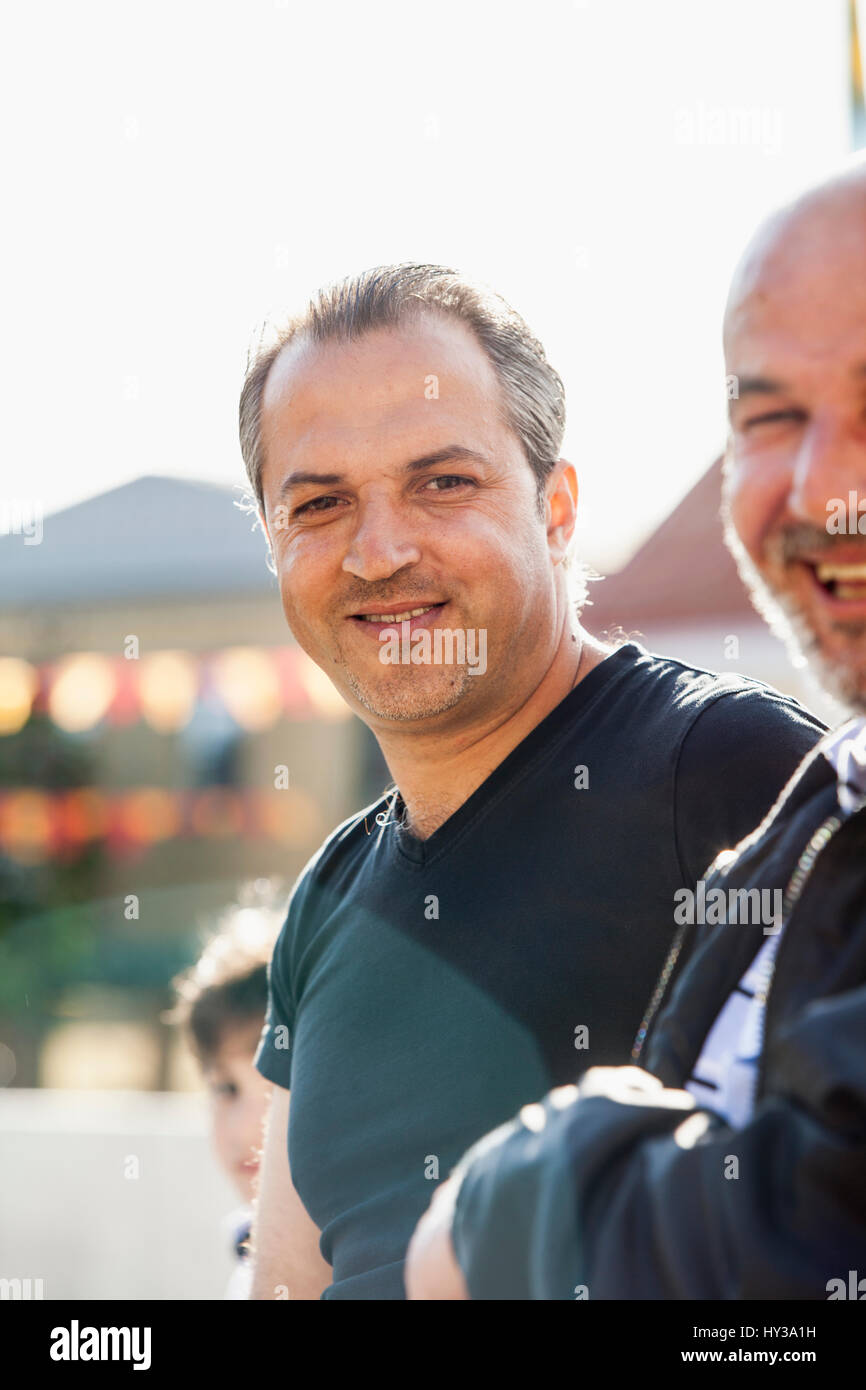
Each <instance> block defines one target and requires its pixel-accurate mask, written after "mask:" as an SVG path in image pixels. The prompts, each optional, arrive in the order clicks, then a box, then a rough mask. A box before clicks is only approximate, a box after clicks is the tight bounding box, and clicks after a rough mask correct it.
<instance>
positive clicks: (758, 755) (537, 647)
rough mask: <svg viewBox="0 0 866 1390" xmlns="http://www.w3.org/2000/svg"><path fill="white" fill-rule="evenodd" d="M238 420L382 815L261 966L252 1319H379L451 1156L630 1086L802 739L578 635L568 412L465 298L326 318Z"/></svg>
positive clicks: (269, 518) (333, 856)
mask: <svg viewBox="0 0 866 1390" xmlns="http://www.w3.org/2000/svg"><path fill="white" fill-rule="evenodd" d="M240 417H241V442H242V447H243V452H244V457H245V460H246V463H247V468H248V472H249V476H250V481H251V483H252V486H253V487H254V489H255V492H256V496H257V498H258V502H259V508H260V517H261V520H262V524H263V526H264V528H265V531H266V533H267V536H268V539H269V542H270V546H271V552H272V557H273V562H274V569H275V571H276V574H277V576H278V580H279V585H280V594H281V598H282V603H283V608H284V611H285V614H286V618H287V621H288V622H289V625H290V627H291V629H292V631H293V633H294V634H295V636H296V638H297V639H298V641H299V643H300V644H301V646H302V647H303V648H304V650H305V651H306V652H307V653H308V654H309V655H310V656H311V657H312V658H313V660H314V661H316V662H317V663H318V665H319V666H320V667H321V669H322V670H323V671H325V672H327V674H328V675H329V677H330V678H331V680H332V681H333V683H334V685H335V686H336V688H337V689H338V690H339V692H340V693H341V694H342V695H343V696H344V698H345V699H346V701H347V702H348V703H349V705H350V706H351V708H352V709H353V710H355V712H356V713H357V714H358V715H359V716H360V717H361V718H362V719H363V720H364V721H365V723H367V725H368V726H369V727H370V728H371V729H372V731H373V733H374V734H375V735H376V737H377V739H378V741H379V744H380V747H381V748H382V752H383V754H384V757H385V760H386V762H387V764H388V767H389V770H390V772H391V775H392V777H393V779H394V783H395V790H394V791H393V792H392V793H390V794H389V795H387V796H386V797H384V798H383V799H382V801H381V802H379V803H377V804H376V805H374V806H372V807H369V808H368V809H367V810H366V811H364V812H361V813H360V815H358V816H357V817H355V818H353V819H352V820H351V821H349V822H348V823H347V824H345V825H344V826H341V827H340V828H339V829H338V830H337V831H336V832H335V833H334V834H333V835H332V836H331V837H330V839H329V840H328V841H327V843H326V844H325V845H324V847H323V848H322V850H321V851H320V852H319V854H318V855H317V856H316V858H315V859H314V860H313V861H312V863H311V864H310V865H309V866H308V868H307V870H306V871H305V872H304V874H303V875H302V877H301V879H300V881H299V883H298V885H297V888H296V890H295V892H294V894H293V897H292V900H291V904H290V909H289V916H288V919H287V922H286V925H285V927H284V929H283V931H282V934H281V936H280V938H279V941H278V944H277V947H276V949H275V954H274V958H273V961H272V964H271V971H270V1004H269V1015H268V1019H267V1022H266V1027H265V1030H264V1033H263V1036H262V1041H261V1044H260V1047H259V1052H258V1054H257V1065H258V1067H259V1069H260V1070H261V1072H262V1073H263V1074H264V1075H265V1076H266V1077H268V1078H269V1079H270V1080H272V1081H273V1082H275V1090H274V1098H273V1101H272V1106H271V1111H270V1119H269V1125H268V1133H267V1137H266V1141H265V1146H264V1151H263V1156H262V1165H261V1175H260V1196H259V1204H258V1212H257V1216H256V1220H255V1224H254V1234H253V1246H254V1257H255V1269H254V1278H253V1297H255V1298H260V1299H265V1298H285V1297H289V1298H292V1299H298V1298H301V1299H305V1298H306V1299H309V1298H319V1297H325V1298H328V1299H331V1298H336V1299H399V1298H402V1297H403V1296H404V1295H403V1278H402V1262H403V1257H404V1254H405V1250H406V1246H407V1244H408V1240H409V1237H410V1235H411V1232H412V1229H413V1226H414V1224H415V1221H416V1220H417V1218H418V1217H419V1216H420V1214H421V1212H422V1211H423V1209H424V1208H425V1206H426V1205H427V1202H428V1200H429V1196H430V1193H431V1191H432V1190H433V1188H434V1187H435V1185H436V1183H437V1182H438V1181H439V1180H440V1179H442V1178H444V1177H445V1175H446V1174H447V1173H448V1172H449V1170H450V1168H451V1166H452V1165H453V1163H454V1162H455V1160H456V1159H457V1158H458V1157H459V1155H460V1154H461V1153H462V1152H463V1151H464V1150H465V1149H466V1147H467V1146H468V1145H469V1144H471V1143H472V1142H473V1141H474V1140H475V1139H477V1138H478V1137H479V1136H480V1135H481V1134H483V1133H484V1132H486V1131H488V1130H490V1129H491V1128H492V1127H494V1126H496V1125H498V1124H499V1123H501V1122H502V1121H503V1120H505V1119H507V1118H508V1117H509V1116H511V1115H512V1114H513V1113H514V1110H515V1108H516V1107H517V1106H518V1105H520V1104H522V1103H524V1102H526V1101H531V1100H533V1099H535V1098H537V1097H538V1096H540V1095H542V1094H544V1093H545V1092H546V1091H547V1090H548V1089H549V1088H550V1087H551V1086H553V1085H556V1084H557V1083H558V1082H560V1081H566V1080H571V1079H572V1078H573V1076H574V1074H575V1071H580V1070H581V1068H583V1067H587V1066H594V1065H599V1064H602V1063H610V1062H616V1061H621V1060H625V1059H626V1057H627V1056H628V1050H629V1047H630V1044H631V1041H632V1039H633V1037H634V1035H635V1033H636V1031H637V1030H638V1028H639V1026H640V1023H641V1017H642V1011H643V1008H644V1006H645V1003H646V999H647V996H648V995H649V994H650V992H651V990H652V987H653V984H654V981H655V979H656V976H657V974H658V972H659V971H660V970H661V968H662V965H663V962H664V960H665V957H666V955H667V952H668V949H669V947H670V944H671V940H672V938H673V936H674V932H675V927H676V917H675V910H676V902H677V895H678V894H680V893H681V892H682V890H683V889H686V890H692V889H694V887H695V884H696V883H697V880H698V877H699V875H700V873H701V872H702V870H703V867H704V866H705V865H706V864H708V863H709V862H710V861H711V860H712V859H713V858H714V857H715V856H716V854H717V853H718V852H719V851H720V850H721V849H723V848H725V847H727V846H728V845H730V844H734V843H736V842H737V840H739V839H740V838H741V837H742V835H743V834H744V833H746V832H747V831H748V830H750V829H751V828H752V827H753V825H754V823H755V821H756V820H759V819H760V818H761V817H762V816H763V815H764V814H765V813H766V812H767V810H768V809H769V808H770V805H771V803H772V802H773V801H774V799H775V797H776V795H777V793H778V792H779V790H780V789H781V787H782V785H783V783H784V782H785V781H786V780H787V778H788V777H789V775H790V774H791V773H792V772H793V770H794V768H795V766H796V765H797V763H798V762H799V761H800V759H801V758H802V757H803V755H804V754H805V753H806V752H807V751H808V749H809V748H810V747H811V746H812V744H813V743H814V742H815V741H817V739H818V737H819V734H820V732H821V726H820V725H819V723H818V722H817V721H816V720H814V719H812V718H811V717H810V716H809V715H808V714H807V713H806V712H805V711H803V710H802V709H800V708H799V707H798V706H797V705H796V704H795V703H794V702H792V701H788V700H785V699H783V698H782V697H781V696H778V695H776V694H775V693H774V692H771V691H768V690H767V689H766V688H765V687H762V686H759V685H757V684H756V683H754V682H749V681H742V680H738V679H736V678H725V679H722V678H719V677H717V676H714V675H712V674H709V673H706V672H699V671H692V670H689V669H688V668H686V667H684V666H682V665H680V664H679V663H677V662H671V661H667V660H665V659H664V658H660V657H655V656H651V655H650V654H649V653H647V652H645V651H644V650H643V649H642V648H640V647H639V646H637V645H635V644H634V643H629V644H626V645H624V646H622V647H620V648H619V649H613V648H612V647H610V646H608V645H604V644H602V643H600V642H598V641H596V640H595V639H594V638H592V637H590V636H589V634H588V633H587V632H586V631H585V630H584V628H583V627H582V625H581V623H580V620H579V611H580V605H581V602H582V600H583V599H584V598H585V586H584V584H583V576H582V575H581V574H580V573H579V572H577V571H575V570H574V569H573V568H570V567H569V559H570V557H569V554H568V547H569V543H570V540H571V538H572V535H573V531H574V524H575V515H576V501H577V482H576V477H575V472H574V469H573V468H572V466H571V465H570V464H569V463H568V462H567V461H566V460H564V459H562V458H560V456H559V451H560V447H561V442H562V433H563V425H564V397H563V390H562V383H561V382H560V380H559V378H558V376H557V375H556V373H555V372H554V371H553V369H552V368H551V366H550V364H549V363H548V362H547V360H546V357H545V355H544V352H543V349H542V348H541V345H540V344H539V343H538V342H537V340H536V339H535V338H534V337H533V336H532V334H531V333H530V332H529V330H528V329H527V327H526V325H525V324H524V323H523V320H522V319H520V318H519V316H518V315H517V314H515V313H514V311H513V310H512V309H510V308H509V306H508V305H506V304H505V303H504V301H502V300H501V299H500V298H499V297H498V296H496V295H494V294H493V293H492V292H490V291H487V290H483V289H480V288H478V287H477V286H472V285H471V284H469V283H468V282H466V281H465V280H463V279H462V278H461V277H460V276H458V275H457V274H455V273H454V272H453V271H450V270H447V269H443V268H441V267H437V266H396V267H394V266H391V267H387V266H386V267H378V268H377V269H375V270H372V271H368V272H365V273H364V274H363V275H360V276H358V277H355V278H353V279H351V280H349V281H346V282H344V283H342V284H340V285H338V286H335V287H333V288H332V289H331V290H326V291H323V292H322V293H321V294H320V295H319V296H318V297H317V299H316V300H314V302H313V303H312V304H311V305H310V307H309V309H308V310H307V311H306V312H305V313H304V314H303V315H302V316H301V317H300V318H299V319H296V320H294V321H293V322H292V323H291V324H290V325H289V328H288V329H287V330H286V332H285V333H284V334H282V335H281V336H280V338H279V339H278V340H277V342H276V343H275V344H273V345H272V346H270V347H268V348H267V349H263V351H262V352H261V353H260V355H259V356H258V357H257V358H256V360H255V361H254V362H253V363H251V365H250V368H249V371H248V373H247V377H246V380H245V383H244V388H243V392H242V396H241V411H240ZM290 1094H291V1123H289V1110H290V1100H289V1096H290Z"/></svg>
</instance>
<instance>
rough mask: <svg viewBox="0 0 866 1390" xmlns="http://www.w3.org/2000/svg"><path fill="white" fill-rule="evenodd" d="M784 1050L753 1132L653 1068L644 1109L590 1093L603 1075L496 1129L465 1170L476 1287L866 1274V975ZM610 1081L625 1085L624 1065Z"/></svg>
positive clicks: (632, 1290) (688, 1295)
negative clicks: (693, 1099) (662, 1084)
mask: <svg viewBox="0 0 866 1390" xmlns="http://www.w3.org/2000/svg"><path fill="white" fill-rule="evenodd" d="M773 1053H774V1071H775V1074H776V1076H777V1078H780V1080H779V1082H778V1084H777V1086H776V1090H775V1093H774V1094H773V1095H771V1096H768V1097H766V1098H765V1099H764V1100H762V1101H761V1103H760V1104H759V1105H758V1107H757V1109H756V1110H755V1114H754V1116H753V1118H752V1120H751V1121H750V1122H749V1123H748V1124H747V1125H745V1126H744V1127H743V1128H742V1129H738V1130H734V1129H731V1128H729V1127H728V1126H727V1125H725V1124H724V1123H723V1122H722V1121H721V1120H719V1119H718V1117H716V1116H713V1115H710V1114H709V1113H708V1112H706V1111H701V1110H697V1109H691V1110H690V1109H689V1106H690V1098H688V1097H686V1096H685V1095H684V1093H683V1092H679V1091H674V1092H671V1091H664V1092H661V1093H659V1092H656V1094H655V1097H654V1096H653V1085H654V1084H655V1085H657V1083H654V1081H653V1079H652V1078H649V1077H647V1078H646V1082H645V1086H646V1092H645V1095H644V1096H643V1097H641V1096H640V1095H639V1092H638V1091H635V1092H634V1093H633V1097H632V1102H631V1103H623V1101H622V1100H621V1099H613V1098H610V1097H609V1096H605V1095H603V1094H601V1095H600V1094H595V1095H592V1094H590V1095H587V1094H586V1091H587V1088H588V1087H589V1086H590V1083H591V1082H592V1078H593V1073H592V1072H589V1073H588V1074H587V1076H586V1078H585V1079H584V1081H583V1082H582V1083H581V1087H580V1089H579V1090H578V1094H577V1097H576V1099H572V1100H571V1101H570V1103H569V1104H568V1105H566V1106H564V1107H562V1108H558V1107H557V1106H556V1105H555V1104H554V1099H553V1098H555V1096H556V1093H555V1092H554V1093H551V1095H550V1096H548V1097H547V1098H546V1099H545V1101H544V1102H543V1103H542V1104H541V1105H540V1106H535V1107H529V1108H528V1110H527V1111H526V1112H522V1114H521V1117H519V1118H518V1119H517V1120H515V1121H513V1122H512V1123H511V1124H510V1125H509V1126H506V1127H504V1128H503V1129H502V1130H500V1131H497V1133H496V1135H495V1136H488V1138H487V1139H486V1140H482V1141H481V1144H480V1145H476V1146H475V1149H473V1150H470V1151H469V1153H468V1154H467V1155H466V1156H465V1157H464V1159H463V1160H462V1161H461V1164H460V1165H459V1166H458V1168H457V1170H456V1173H455V1176H456V1178H457V1180H458V1181H459V1183H460V1187H459V1191H458V1194H457V1204H456V1208H455V1218H454V1228H453V1235H454V1248H455V1251H456V1254H457V1259H458V1262H459V1264H460V1266H461V1268H462V1270H463V1273H464V1276H465V1277H466V1280H467V1284H468V1287H469V1291H470V1294H471V1295H472V1297H474V1298H493V1299H498V1298H516V1299H521V1298H532V1299H572V1298H575V1297H576V1296H577V1297H580V1296H588V1297H589V1298H603V1299H735V1298H736V1299H749V1298H756V1299H779V1298H781V1299H826V1298H827V1296H828V1288H829V1287H831V1285H830V1281H831V1280H836V1279H843V1280H844V1279H846V1278H847V1275H848V1271H849V1270H852V1269H854V1270H860V1271H864V1270H866V986H863V987H860V988H858V989H856V990H850V991H847V992H846V993H844V994H839V995H835V996H833V997H832V998H828V999H821V1000H816V1001H814V1002H813V1003H812V1004H811V1005H809V1006H808V1007H807V1008H805V1009H804V1010H803V1011H802V1012H801V1014H799V1015H798V1016H797V1018H796V1019H795V1020H794V1021H793V1022H792V1023H791V1024H790V1025H789V1026H788V1027H787V1029H786V1030H784V1031H783V1032H780V1033H779V1034H778V1035H777V1037H776V1038H775V1039H774V1041H773ZM597 1075H600V1076H601V1077H602V1081H603V1083H604V1084H606V1085H607V1084H609V1086H610V1091H611V1095H613V1094H615V1093H616V1089H617V1079H618V1078H619V1079H620V1084H621V1077H622V1069H616V1070H610V1071H606V1072H604V1073H598V1074H597ZM631 1076H632V1077H634V1076H635V1072H634V1071H632V1072H631ZM595 1084H596V1089H597V1088H598V1084H599V1083H598V1082H597V1081H596V1083H595ZM581 1092H583V1095H582V1094H581ZM660 1102H662V1103H660ZM663 1102H668V1103H669V1105H668V1104H665V1103H663ZM669 1106H670V1107H673V1108H669ZM533 1112H536V1113H535V1117H534V1120H533ZM537 1112H542V1114H541V1115H540V1116H539V1114H538V1113H537ZM524 1115H525V1118H524ZM527 1120H530V1123H527ZM491 1141H495V1142H491ZM584 1290H585V1293H584Z"/></svg>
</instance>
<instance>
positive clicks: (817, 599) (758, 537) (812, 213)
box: [724, 160, 866, 708]
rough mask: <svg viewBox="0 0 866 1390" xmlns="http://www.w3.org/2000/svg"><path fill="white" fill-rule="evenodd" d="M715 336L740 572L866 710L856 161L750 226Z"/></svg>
mask: <svg viewBox="0 0 866 1390" xmlns="http://www.w3.org/2000/svg"><path fill="white" fill-rule="evenodd" d="M724 346H725V363H726V367H725V370H726V373H727V375H728V381H729V382H730V383H733V389H731V390H729V393H728V394H729V398H730V399H729V405H730V425H731V428H730V438H729V446H728V458H727V464H726V478H725V489H726V491H725V496H726V511H727V516H728V522H729V525H728V541H729V544H730V546H731V549H732V550H733V552H734V555H735V557H736V559H737V562H738V564H739V566H740V573H741V575H742V577H743V579H744V580H745V582H746V584H747V587H748V588H749V589H750V591H751V593H752V597H753V599H754V600H755V603H756V606H757V607H758V608H759V611H761V612H762V613H763V615H764V616H765V617H767V618H768V619H769V620H770V622H771V623H772V625H773V626H775V627H778V628H779V630H780V631H781V633H782V635H784V636H786V637H788V639H789V640H790V641H791V644H792V645H794V646H796V647H797V648H798V649H799V651H800V652H802V653H805V654H806V655H807V656H809V657H811V658H813V659H814V660H815V661H816V665H817V667H818V669H819V671H820V672H821V673H822V675H823V678H824V682H825V684H826V685H827V686H828V687H829V688H831V689H832V690H833V691H834V692H836V693H839V694H841V695H842V697H843V698H844V699H845V701H846V702H847V703H849V704H852V705H854V706H855V707H858V708H866V163H864V162H863V161H862V160H861V161H860V162H858V163H857V164H856V165H852V166H850V167H849V168H848V169H846V170H845V172H844V173H842V174H840V175H838V176H836V177H834V178H833V179H830V180H828V181H827V182H826V183H823V184H821V185H820V186H819V187H817V188H815V189H812V190H810V191H809V192H807V193H806V194H804V195H803V196H802V197H800V198H798V199H797V200H796V201H795V202H793V203H791V204H790V205H788V206H787V207H785V208H783V209H782V210H781V211H779V212H777V213H775V214H774V215H773V216H772V217H771V218H769V219H768V220H767V221H766V222H765V223H764V224H763V225H762V226H761V227H760V228H759V230H758V232H757V233H756V235H755V236H754V237H753V239H752V241H751V242H750V244H749V246H748V247H747V248H746V251H745V253H744V255H743V257H742V259H741V261H740V263H739V265H738V267H737V270H736V272H735V274H734V278H733V282H732V285H731V290H730V294H729V297H728V304H727V310H726V313H725V324H724Z"/></svg>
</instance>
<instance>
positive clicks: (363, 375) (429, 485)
mask: <svg viewBox="0 0 866 1390" xmlns="http://www.w3.org/2000/svg"><path fill="white" fill-rule="evenodd" d="M262 445H263V454H264V465H263V469H262V491H263V497H264V519H265V525H266V528H267V531H268V536H269V539H270V543H271V549H272V553H273V556H274V562H275V565H276V569H277V573H278V576H279V583H280V592H281V597H282V603H283V609H284V611H285V615H286V619H287V621H288V623H289V626H290V628H291V629H292V632H293V633H294V634H295V637H296V638H297V640H298V642H299V643H300V645H301V646H302V647H303V648H304V650H305V651H306V652H307V653H308V654H309V655H310V656H311V657H312V658H313V660H314V661H315V662H316V663H317V664H318V665H319V666H321V667H322V669H323V670H325V671H326V672H327V674H328V675H329V676H330V677H331V679H332V680H333V682H334V684H335V685H336V687H337V688H338V689H339V690H340V692H341V694H343V696H344V697H345V698H346V699H347V700H348V702H349V703H350V704H351V705H352V706H353V707H354V708H355V709H356V710H357V711H358V712H359V713H361V714H362V715H363V716H364V717H365V719H366V720H367V722H368V723H370V724H371V727H376V726H377V725H382V724H388V723H391V722H393V721H413V720H414V721H417V720H427V721H429V720H436V719H439V718H440V717H443V716H447V715H448V712H449V711H451V710H454V709H455V708H456V707H458V706H459V707H460V711H461V716H462V713H463V712H464V711H467V710H469V711H471V712H474V713H475V714H477V713H478V712H480V711H484V710H485V709H488V710H489V709H491V708H495V706H496V702H497V701H501V700H503V699H506V700H507V699H508V696H509V692H510V691H518V690H520V689H521V688H522V685H525V683H526V681H527V679H529V677H530V673H531V672H532V670H533V669H535V670H538V669H539V668H540V670H541V672H542V673H543V670H544V669H545V668H544V663H545V661H549V660H550V659H551V656H552V653H553V649H554V632H553V627H554V623H553V615H554V611H555V584H554V566H553V564H552V555H558V554H559V548H560V540H561V538H560V530H557V531H556V534H555V536H554V537H553V539H552V540H550V539H549V538H548V534H547V529H546V524H545V520H544V517H543V516H542V514H541V512H540V510H539V505H538V500H537V489H536V481H535V475H534V474H533V472H532V469H531V468H530V465H529V463H528V462H527V460H526V457H525V455H524V453H523V450H522V448H521V445H520V442H519V440H518V438H517V437H516V435H515V434H514V433H513V431H512V430H511V429H510V428H509V427H508V425H507V423H506V421H505V418H504V412H503V405H502V393H501V389H500V386H499V383H498V380H497V378H496V376H495V373H494V371H493V368H492V366H491V364H490V362H489V360H488V358H487V356H486V354H485V353H484V351H483V349H482V348H481V346H480V344H479V343H478V341H477V340H476V338H475V337H474V335H473V334H472V333H471V332H470V331H469V330H468V329H467V328H466V327H465V326H464V325H463V324H462V323H460V322H457V321H454V320H452V319H448V318H444V317H441V316H438V315H432V314H429V313H425V314H424V315H422V316H420V317H419V318H418V319H417V320H416V321H411V322H408V323H406V324H404V325H402V326H400V327H399V328H394V329H388V330H384V329H383V330H377V331H375V332H371V333H369V334H367V335H365V336H363V337H361V338H359V339H357V340H355V341H352V342H349V343H341V342H336V343H334V342H332V343H325V344H320V345H319V344H313V343H310V342H309V341H307V340H300V341H298V342H294V343H290V344H289V345H288V346H287V347H286V348H284V349H283V351H282V353H281V354H280V356H279V357H278V358H277V360H276V362H275V363H274V365H273V367H272V368H271V371H270V374H269V376H268V380H267V384H266V387H265V391H264V395H263V399H262ZM560 529H562V528H560ZM562 539H563V540H565V541H567V537H563V538H562ZM410 615H411V616H410ZM406 624H408V626H407V625H406ZM437 628H439V629H443V630H445V629H450V630H451V631H455V630H460V629H462V630H464V631H467V630H471V631H475V632H476V633H477V632H479V631H480V630H484V631H485V633H486V643H487V648H486V652H487V668H486V673H485V674H477V675H473V674H471V671H470V667H469V665H467V664H466V663H464V664H463V665H458V664H444V663H440V664H438V665H437V664H432V663H431V664H409V665H404V664H399V663H398V664H385V663H383V661H382V660H381V659H380V656H381V652H382V650H383V643H382V641H381V640H380V634H385V635H386V636H387V635H388V634H393V633H397V634H398V635H403V636H405V637H408V639H409V642H410V643H411V642H413V641H414V640H415V638H414V634H416V633H418V632H420V631H422V630H424V629H427V630H428V631H429V633H430V640H431V645H432V641H433V637H434V635H435V630H436V629H437Z"/></svg>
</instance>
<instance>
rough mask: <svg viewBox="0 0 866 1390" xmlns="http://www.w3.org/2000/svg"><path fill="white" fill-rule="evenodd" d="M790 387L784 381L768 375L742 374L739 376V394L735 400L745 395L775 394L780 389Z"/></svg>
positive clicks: (783, 389) (784, 389)
mask: <svg viewBox="0 0 866 1390" xmlns="http://www.w3.org/2000/svg"><path fill="white" fill-rule="evenodd" d="M787 389H788V388H787V387H786V386H785V383H784V382H782V381H774V380H773V379H772V377H768V376H741V377H737V395H736V396H735V397H734V399H735V400H741V399H742V397H743V396H775V395H778V393H779V392H780V391H786V390H787Z"/></svg>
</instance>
